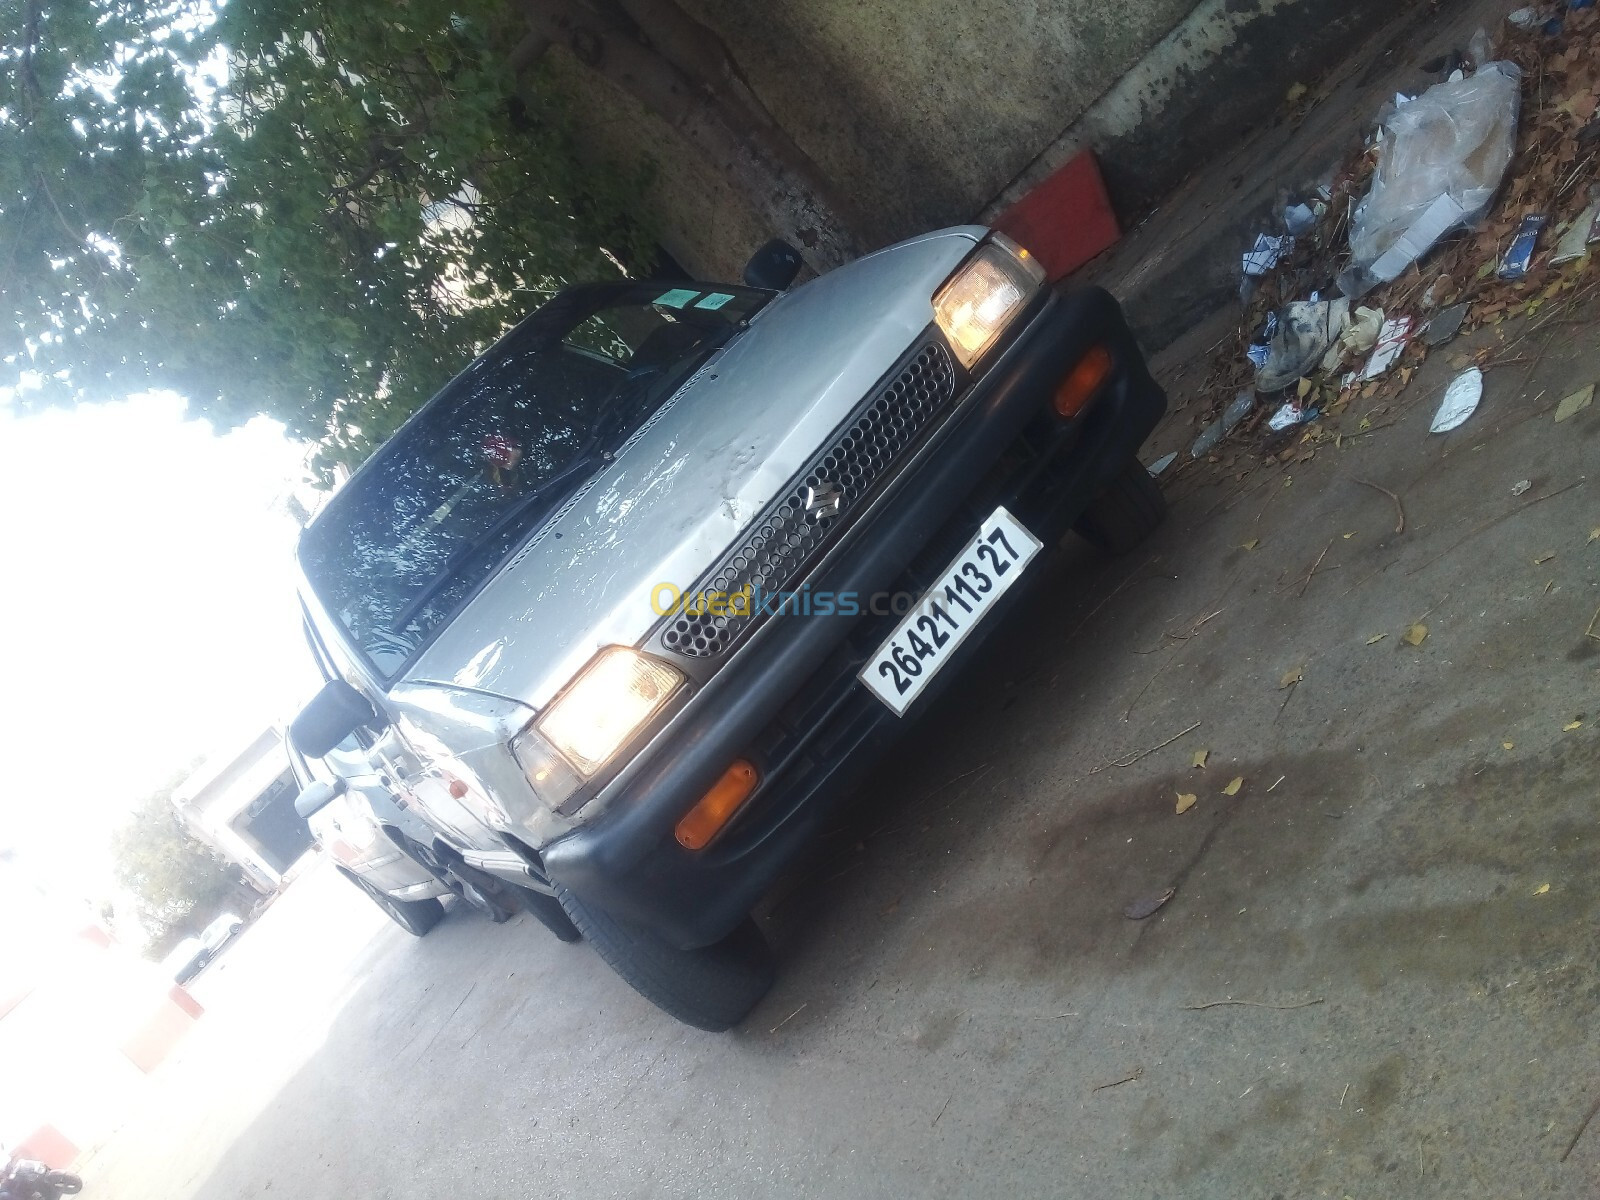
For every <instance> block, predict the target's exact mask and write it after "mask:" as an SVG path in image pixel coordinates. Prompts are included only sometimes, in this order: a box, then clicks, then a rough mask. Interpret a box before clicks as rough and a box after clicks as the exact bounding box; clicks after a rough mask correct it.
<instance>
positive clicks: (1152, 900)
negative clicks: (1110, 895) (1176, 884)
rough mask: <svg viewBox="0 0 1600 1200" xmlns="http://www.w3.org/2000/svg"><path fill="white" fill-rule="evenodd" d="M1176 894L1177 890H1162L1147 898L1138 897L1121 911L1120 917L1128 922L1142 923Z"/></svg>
mask: <svg viewBox="0 0 1600 1200" xmlns="http://www.w3.org/2000/svg"><path fill="white" fill-rule="evenodd" d="M1177 894H1178V889H1177V888H1162V889H1161V890H1160V891H1159V892H1155V893H1153V894H1151V895H1149V896H1140V897H1139V898H1138V899H1137V900H1135V901H1134V902H1133V903H1131V904H1129V905H1128V907H1127V908H1125V909H1123V910H1122V915H1123V916H1125V917H1127V918H1128V920H1130V921H1142V920H1144V919H1145V918H1146V917H1148V916H1149V915H1150V914H1151V913H1153V912H1155V911H1156V910H1157V909H1158V908H1160V907H1161V906H1162V905H1163V904H1165V903H1166V902H1167V901H1168V900H1171V899H1172V898H1173V896H1175V895H1177Z"/></svg>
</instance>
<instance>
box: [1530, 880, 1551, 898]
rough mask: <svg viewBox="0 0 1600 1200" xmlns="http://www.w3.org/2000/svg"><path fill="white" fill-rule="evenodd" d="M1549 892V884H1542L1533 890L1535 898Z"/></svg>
mask: <svg viewBox="0 0 1600 1200" xmlns="http://www.w3.org/2000/svg"><path fill="white" fill-rule="evenodd" d="M1549 890H1550V885H1549V884H1548V883H1541V884H1540V885H1539V886H1538V887H1536V888H1534V889H1533V894H1534V895H1535V896H1542V895H1544V894H1545V893H1546V892H1548V891H1549Z"/></svg>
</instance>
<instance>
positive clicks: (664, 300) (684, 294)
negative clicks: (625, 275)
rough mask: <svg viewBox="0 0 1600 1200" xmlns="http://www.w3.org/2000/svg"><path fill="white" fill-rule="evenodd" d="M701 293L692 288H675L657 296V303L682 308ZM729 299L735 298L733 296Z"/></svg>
mask: <svg viewBox="0 0 1600 1200" xmlns="http://www.w3.org/2000/svg"><path fill="white" fill-rule="evenodd" d="M699 294H700V293H699V292H697V291H694V290H693V289H692V288H673V289H672V290H671V291H670V292H662V293H661V295H659V296H657V297H656V303H657V304H660V305H663V306H665V307H667V308H682V307H683V306H684V305H685V304H687V303H689V301H691V300H693V299H694V298H695V297H696V296H698V295H699ZM728 299H730V300H731V299H733V297H732V296H730V297H728Z"/></svg>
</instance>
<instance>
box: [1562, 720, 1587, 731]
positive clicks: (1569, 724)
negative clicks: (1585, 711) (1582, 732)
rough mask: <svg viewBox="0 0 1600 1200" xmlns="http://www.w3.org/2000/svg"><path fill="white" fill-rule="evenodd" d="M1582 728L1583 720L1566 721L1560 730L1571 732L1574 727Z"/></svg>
mask: <svg viewBox="0 0 1600 1200" xmlns="http://www.w3.org/2000/svg"><path fill="white" fill-rule="evenodd" d="M1582 728H1583V722H1582V721H1568V722H1567V723H1566V724H1565V725H1563V726H1562V727H1561V732H1562V733H1571V732H1572V731H1573V730H1574V729H1582Z"/></svg>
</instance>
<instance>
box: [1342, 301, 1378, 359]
mask: <svg viewBox="0 0 1600 1200" xmlns="http://www.w3.org/2000/svg"><path fill="white" fill-rule="evenodd" d="M1382 328H1383V309H1381V308H1368V307H1367V306H1366V305H1364V304H1363V305H1362V306H1361V307H1360V308H1358V309H1356V310H1355V311H1354V312H1352V313H1351V314H1350V320H1349V321H1348V322H1346V324H1345V327H1344V332H1343V333H1341V334H1340V335H1339V345H1340V346H1341V347H1342V348H1343V349H1344V351H1345V352H1346V353H1347V354H1365V353H1366V352H1367V351H1368V350H1371V349H1372V347H1373V345H1374V344H1375V343H1376V342H1377V340H1378V331H1379V330H1381V329H1382ZM1329 369H1330V370H1331V369H1332V368H1331V367H1330V368H1329Z"/></svg>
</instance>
